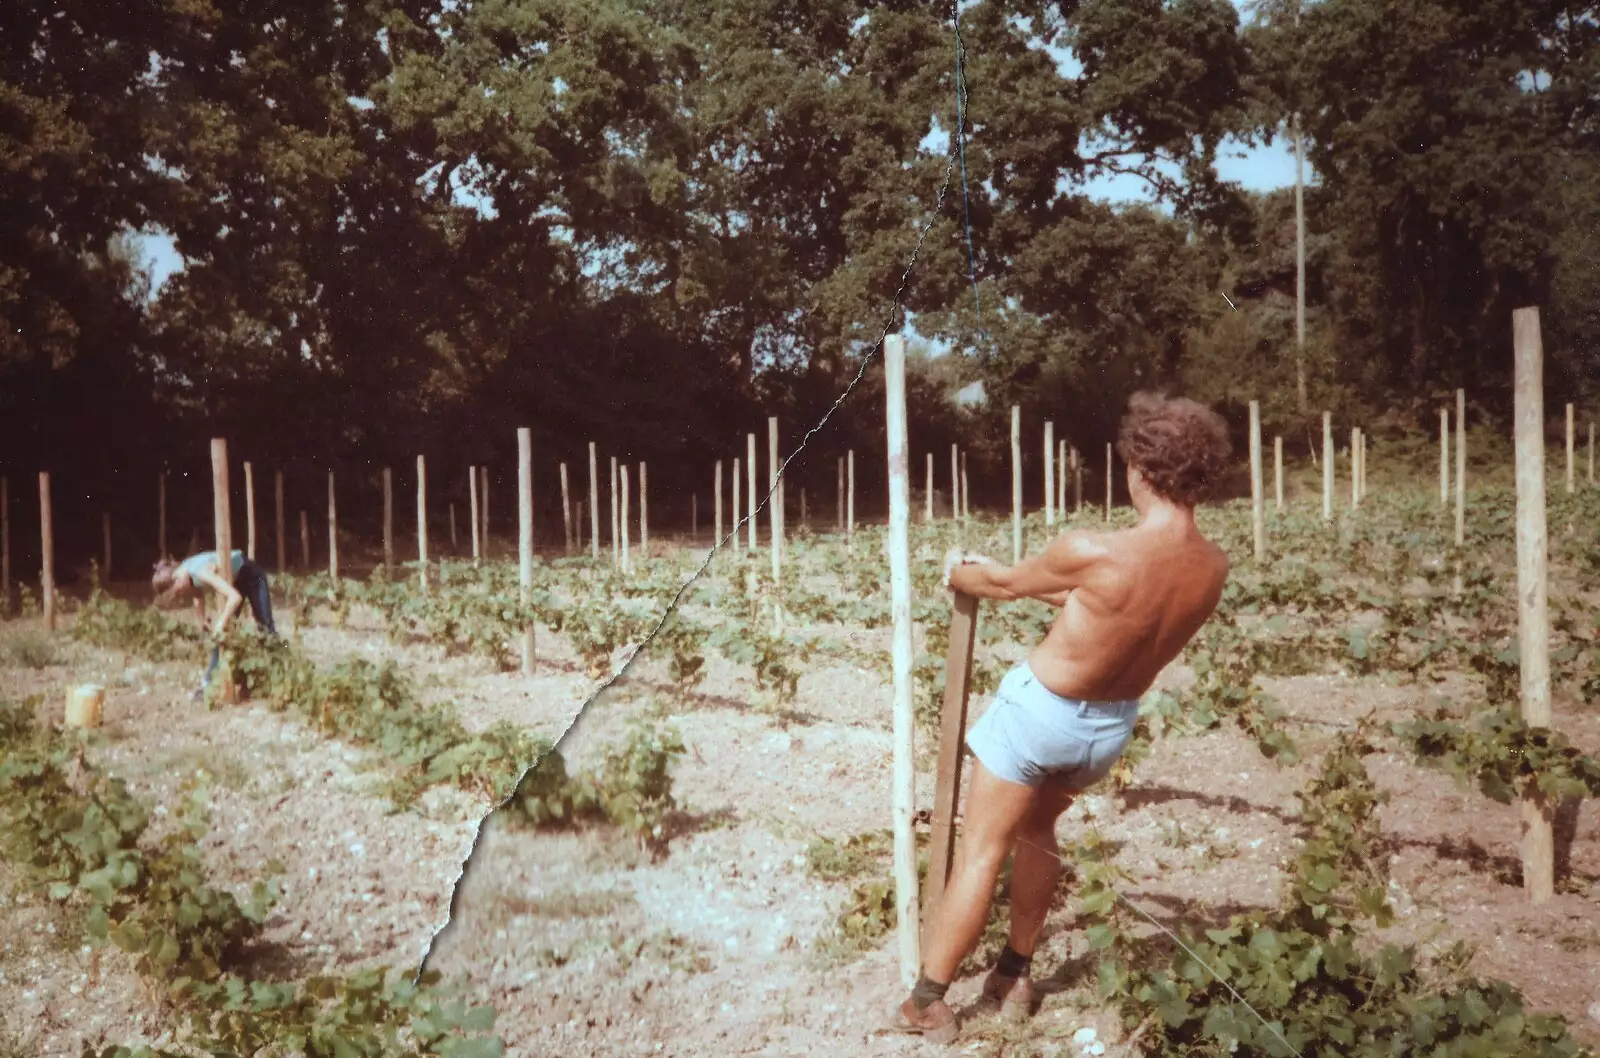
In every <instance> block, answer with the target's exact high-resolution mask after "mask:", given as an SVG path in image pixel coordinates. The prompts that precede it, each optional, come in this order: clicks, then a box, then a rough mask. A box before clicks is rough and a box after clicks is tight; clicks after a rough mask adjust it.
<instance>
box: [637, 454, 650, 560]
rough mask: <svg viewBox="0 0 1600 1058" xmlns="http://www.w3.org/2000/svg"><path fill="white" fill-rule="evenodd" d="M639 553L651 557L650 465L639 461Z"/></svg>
mask: <svg viewBox="0 0 1600 1058" xmlns="http://www.w3.org/2000/svg"><path fill="white" fill-rule="evenodd" d="M639 554H641V555H643V556H644V557H645V558H649V557H650V467H649V465H648V464H646V463H644V462H643V461H641V462H640V463H639Z"/></svg>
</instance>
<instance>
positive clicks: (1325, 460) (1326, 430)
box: [1322, 411, 1333, 522]
mask: <svg viewBox="0 0 1600 1058" xmlns="http://www.w3.org/2000/svg"><path fill="white" fill-rule="evenodd" d="M1322 520H1323V521H1325V522H1331V521H1333V413H1332V412H1326V411H1325V412H1323V413H1322Z"/></svg>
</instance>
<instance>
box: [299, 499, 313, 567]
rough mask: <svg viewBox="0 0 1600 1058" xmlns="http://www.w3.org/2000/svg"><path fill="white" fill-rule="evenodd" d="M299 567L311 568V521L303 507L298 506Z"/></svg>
mask: <svg viewBox="0 0 1600 1058" xmlns="http://www.w3.org/2000/svg"><path fill="white" fill-rule="evenodd" d="M300 568H301V569H303V570H309V569H310V568H311V522H310V521H309V520H308V518H307V517H306V511H305V508H304V507H302V508H300Z"/></svg>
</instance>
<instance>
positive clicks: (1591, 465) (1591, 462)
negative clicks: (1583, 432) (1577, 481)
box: [1589, 420, 1594, 485]
mask: <svg viewBox="0 0 1600 1058" xmlns="http://www.w3.org/2000/svg"><path fill="white" fill-rule="evenodd" d="M1589 484H1591V485H1593V484H1594V422H1593V420H1591V421H1590V423H1589Z"/></svg>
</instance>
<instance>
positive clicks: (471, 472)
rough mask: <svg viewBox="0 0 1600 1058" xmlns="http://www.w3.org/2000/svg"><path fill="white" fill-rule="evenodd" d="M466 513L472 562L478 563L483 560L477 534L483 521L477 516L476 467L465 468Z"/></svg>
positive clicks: (480, 530)
mask: <svg viewBox="0 0 1600 1058" xmlns="http://www.w3.org/2000/svg"><path fill="white" fill-rule="evenodd" d="M467 515H468V517H469V518H470V519H471V521H472V564H473V565H474V566H476V565H478V564H479V563H480V562H482V561H483V540H482V539H480V536H479V534H480V533H481V532H482V531H483V522H482V521H480V520H479V518H478V468H477V467H468V468H467Z"/></svg>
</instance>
